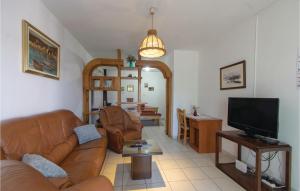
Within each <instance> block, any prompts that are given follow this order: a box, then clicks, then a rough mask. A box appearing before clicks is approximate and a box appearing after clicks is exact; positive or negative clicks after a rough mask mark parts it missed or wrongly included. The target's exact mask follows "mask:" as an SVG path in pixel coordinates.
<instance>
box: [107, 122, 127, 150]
mask: <svg viewBox="0 0 300 191" xmlns="http://www.w3.org/2000/svg"><path fill="white" fill-rule="evenodd" d="M105 129H106V133H107V139H108V148H109V149H111V150H113V151H115V152H116V153H121V152H122V150H123V142H124V138H123V137H124V136H123V132H122V130H121V129H119V128H115V127H111V126H109V127H108V126H106V127H105Z"/></svg>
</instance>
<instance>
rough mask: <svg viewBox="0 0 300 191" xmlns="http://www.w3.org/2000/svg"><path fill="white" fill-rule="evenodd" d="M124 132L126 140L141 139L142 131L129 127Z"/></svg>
mask: <svg viewBox="0 0 300 191" xmlns="http://www.w3.org/2000/svg"><path fill="white" fill-rule="evenodd" d="M123 134H124V141H128V140H139V139H141V133H139V132H138V131H136V130H134V129H132V130H131V129H127V130H126V131H124V132H123Z"/></svg>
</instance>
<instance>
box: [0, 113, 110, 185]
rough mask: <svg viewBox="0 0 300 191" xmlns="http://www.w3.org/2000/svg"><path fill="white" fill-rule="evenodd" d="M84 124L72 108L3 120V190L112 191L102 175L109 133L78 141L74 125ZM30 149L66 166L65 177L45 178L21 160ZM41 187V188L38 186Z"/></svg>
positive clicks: (30, 151) (101, 131) (0, 142)
mask: <svg viewBox="0 0 300 191" xmlns="http://www.w3.org/2000/svg"><path fill="white" fill-rule="evenodd" d="M80 125H82V122H81V121H80V119H78V118H77V117H76V116H75V115H74V114H73V113H72V112H70V111H67V110H59V111H54V112H50V113H44V114H40V115H35V116H30V117H24V118H16V119H11V120H5V121H2V122H1V140H0V145H1V190H5V191H6V190H59V189H66V190H78V191H79V190H89V191H91V190H93V191H94V190H95V191H96V190H99V191H100V190H101V191H112V190H113V187H112V185H111V183H110V181H109V180H108V179H107V178H105V177H103V176H98V175H99V173H100V170H101V168H102V164H103V162H104V160H105V154H106V147H107V137H106V133H105V131H103V130H99V132H100V133H101V134H102V137H101V139H97V140H94V141H90V142H87V143H85V144H81V145H78V139H77V136H76V135H75V133H74V131H73V129H74V128H75V127H77V126H80ZM26 153H34V154H40V155H42V156H43V157H45V158H47V159H48V160H50V161H52V162H54V163H56V164H57V165H59V166H60V167H62V168H63V169H64V170H65V171H66V172H67V174H68V177H65V178H45V177H44V176H42V175H41V174H40V173H39V172H38V171H36V170H34V169H33V168H31V167H29V166H28V165H26V164H25V163H22V162H20V160H21V159H22V156H23V155H24V154H26ZM38 188H39V189H38Z"/></svg>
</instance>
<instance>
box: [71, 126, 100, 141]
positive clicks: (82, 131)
mask: <svg viewBox="0 0 300 191" xmlns="http://www.w3.org/2000/svg"><path fill="white" fill-rule="evenodd" d="M74 131H75V133H76V135H77V137H78V141H79V144H83V143H86V142H89V141H92V140H95V139H100V138H101V135H100V133H99V132H98V131H97V129H96V127H95V125H92V124H91V125H84V126H80V127H76V128H75V129H74Z"/></svg>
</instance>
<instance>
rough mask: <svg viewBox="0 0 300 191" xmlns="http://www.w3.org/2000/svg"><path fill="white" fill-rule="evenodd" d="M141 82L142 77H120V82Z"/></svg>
mask: <svg viewBox="0 0 300 191" xmlns="http://www.w3.org/2000/svg"><path fill="white" fill-rule="evenodd" d="M139 79H140V80H141V79H142V77H121V80H139Z"/></svg>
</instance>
